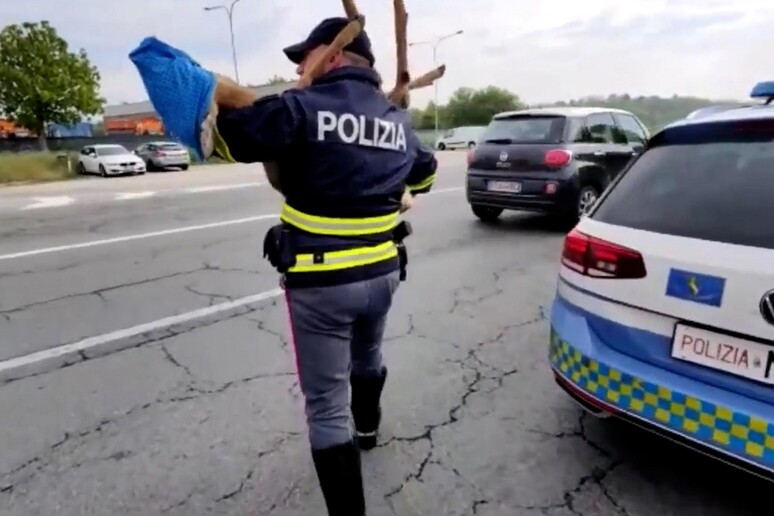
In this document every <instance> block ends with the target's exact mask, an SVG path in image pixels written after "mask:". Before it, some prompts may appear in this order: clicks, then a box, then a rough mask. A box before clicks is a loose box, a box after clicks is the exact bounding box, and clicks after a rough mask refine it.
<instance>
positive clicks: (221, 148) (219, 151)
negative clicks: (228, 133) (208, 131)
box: [212, 127, 236, 163]
mask: <svg viewBox="0 0 774 516" xmlns="http://www.w3.org/2000/svg"><path fill="white" fill-rule="evenodd" d="M212 138H213V142H214V144H215V148H214V150H213V154H215V155H216V156H218V157H219V158H221V159H223V160H225V161H228V162H229V163H236V160H235V159H234V157H233V156H232V155H231V150H230V149H229V148H228V144H226V140H224V139H223V137H222V136H221V135H220V132H219V131H218V128H217V127H215V128H214V129H213V131H212Z"/></svg>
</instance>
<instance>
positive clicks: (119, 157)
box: [78, 144, 145, 177]
mask: <svg viewBox="0 0 774 516" xmlns="http://www.w3.org/2000/svg"><path fill="white" fill-rule="evenodd" d="M78 173H79V174H99V175H101V176H102V177H108V176H118V175H123V174H131V175H135V174H144V173H145V163H144V162H143V161H142V159H140V158H138V157H137V156H135V155H134V154H132V153H131V152H130V151H128V150H127V149H126V147H124V146H122V145H109V144H100V145H87V146H86V147H84V148H83V149H81V154H80V156H78Z"/></svg>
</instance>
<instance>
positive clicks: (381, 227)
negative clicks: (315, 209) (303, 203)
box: [280, 203, 400, 236]
mask: <svg viewBox="0 0 774 516" xmlns="http://www.w3.org/2000/svg"><path fill="white" fill-rule="evenodd" d="M399 218H400V212H397V211H396V212H395V213H390V214H388V215H381V216H379V217H364V218H349V219H344V218H334V217H321V216H319V215H309V214H308V213H303V212H301V211H298V210H297V209H295V208H292V207H291V206H289V205H288V204H287V203H285V204H284V205H283V206H282V211H281V212H280V219H281V220H282V221H283V222H286V223H288V224H291V225H293V226H295V227H297V228H299V229H302V230H304V231H307V232H309V233H314V234H317V235H334V236H358V235H373V234H376V233H385V232H387V231H392V229H393V228H394V227H395V226H396V224H397V223H398V220H399Z"/></svg>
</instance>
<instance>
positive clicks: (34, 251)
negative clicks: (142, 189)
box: [0, 213, 279, 261]
mask: <svg viewBox="0 0 774 516" xmlns="http://www.w3.org/2000/svg"><path fill="white" fill-rule="evenodd" d="M278 217H279V214H278V213H267V214H265V215H256V216H253V217H245V218H242V219H233V220H222V221H220V222H211V223H209V224H199V225H196V226H186V227H182V228H173V229H164V230H162V231H152V232H150V233H139V234H135V235H126V236H121V237H115V238H106V239H104V240H92V241H90V242H81V243H78V244H68V245H60V246H56V247H45V248H42V249H32V250H30V251H22V252H19V253H11V254H2V255H0V261H3V260H13V259H16V258H27V257H29V256H38V255H41V254H50V253H57V252H60V251H71V250H74V249H86V248H89V247H97V246H102V245H108V244H117V243H121V242H131V241H132V240H142V239H144V238H153V237H159V236H166V235H174V234H177V233H188V232H190V231H199V230H202V229H211V228H219V227H223V226H234V225H237V224H246V223H248V222H255V221H258V220H266V219H276V218H278Z"/></svg>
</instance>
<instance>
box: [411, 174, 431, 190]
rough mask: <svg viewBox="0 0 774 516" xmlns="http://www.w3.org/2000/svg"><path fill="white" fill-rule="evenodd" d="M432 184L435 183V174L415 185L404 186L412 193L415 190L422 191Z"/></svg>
mask: <svg viewBox="0 0 774 516" xmlns="http://www.w3.org/2000/svg"><path fill="white" fill-rule="evenodd" d="M433 183H435V174H433V175H431V176H427V177H426V178H425V179H423V180H422V181H420V182H419V183H417V184H413V185H406V186H407V187H408V189H409V190H411V191H412V192H413V191H415V190H424V189H425V188H427V187H428V186H432V184H433Z"/></svg>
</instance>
